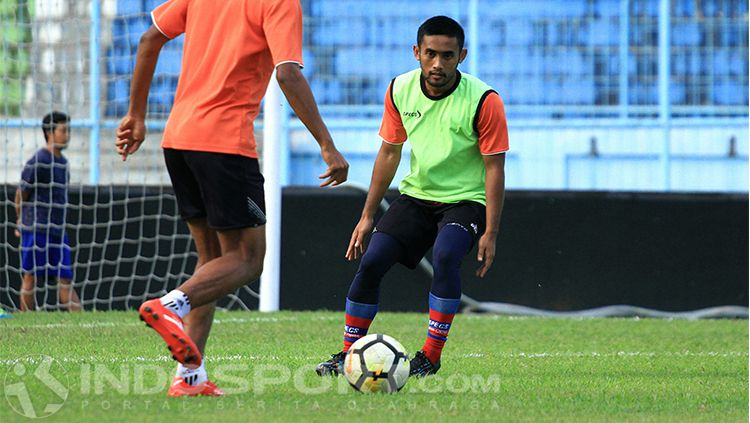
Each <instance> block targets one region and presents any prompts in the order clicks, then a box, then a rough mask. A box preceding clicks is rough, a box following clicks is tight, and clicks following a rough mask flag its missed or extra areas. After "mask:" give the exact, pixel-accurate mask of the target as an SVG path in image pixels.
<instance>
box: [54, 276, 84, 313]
mask: <svg viewBox="0 0 750 423" xmlns="http://www.w3.org/2000/svg"><path fill="white" fill-rule="evenodd" d="M57 294H58V297H59V301H60V304H61V305H62V306H63V307H65V308H66V309H67V310H68V311H81V299H80V298H78V294H77V293H76V290H75V289H73V284H72V282H71V280H70V279H64V278H58V279H57Z"/></svg>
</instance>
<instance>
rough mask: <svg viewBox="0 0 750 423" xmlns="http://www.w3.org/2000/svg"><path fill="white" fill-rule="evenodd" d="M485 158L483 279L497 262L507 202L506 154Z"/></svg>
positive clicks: (479, 255)
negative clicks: (485, 221)
mask: <svg viewBox="0 0 750 423" xmlns="http://www.w3.org/2000/svg"><path fill="white" fill-rule="evenodd" d="M483 157H484V167H485V171H486V173H487V175H486V179H485V182H484V187H485V191H486V194H487V212H486V213H487V225H486V228H485V230H484V234H482V237H481V238H479V246H478V251H477V260H478V261H479V262H480V263H481V265H480V266H479V269H477V276H479V277H480V278H483V277H484V275H486V274H487V271H488V270H489V269H490V266H492V262H493V261H494V260H495V243H496V241H497V234H498V232H499V231H500V218H501V216H502V213H503V203H504V201H505V153H501V154H495V155H491V156H483Z"/></svg>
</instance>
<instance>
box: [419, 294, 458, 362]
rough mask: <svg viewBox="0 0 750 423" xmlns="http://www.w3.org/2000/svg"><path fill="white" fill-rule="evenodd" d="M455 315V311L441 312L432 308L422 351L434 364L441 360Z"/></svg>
mask: <svg viewBox="0 0 750 423" xmlns="http://www.w3.org/2000/svg"><path fill="white" fill-rule="evenodd" d="M454 316H455V313H454V314H449V313H441V312H439V311H436V310H433V309H432V308H430V324H429V326H428V328H427V339H426V340H425V341H424V346H423V347H422V351H424V355H426V356H427V358H428V359H429V360H430V361H431V362H432V364H435V363H437V362H438V361H440V354H442V352H443V346H444V345H445V341H447V340H448V331H449V330H450V329H451V324H452V323H453V317H454Z"/></svg>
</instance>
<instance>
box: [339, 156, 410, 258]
mask: <svg viewBox="0 0 750 423" xmlns="http://www.w3.org/2000/svg"><path fill="white" fill-rule="evenodd" d="M402 147H403V144H389V143H387V142H385V141H383V143H382V145H381V146H380V151H378V156H377V157H376V158H375V166H373V169H372V179H371V181H370V190H369V191H368V192H367V200H365V206H364V207H363V208H362V216H361V217H360V219H359V223H357V226H356V227H355V228H354V231H353V232H352V237H351V239H350V240H349V247H348V248H347V249H346V258H347V260H349V261H352V260H356V259H357V258H358V257H359V256H361V255H362V254H363V253H364V251H365V243H364V241H365V237H367V235H369V234H370V232H372V228H373V224H374V219H375V213H377V211H378V206H379V205H380V202H381V201H383V197H384V196H385V192H386V190H388V187H389V186H391V182H392V181H393V177H394V176H395V175H396V170H398V164H399V162H400V161H401V148H402Z"/></svg>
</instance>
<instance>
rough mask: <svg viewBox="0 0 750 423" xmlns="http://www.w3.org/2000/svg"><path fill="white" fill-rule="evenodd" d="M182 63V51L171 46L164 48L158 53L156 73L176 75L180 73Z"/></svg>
mask: <svg viewBox="0 0 750 423" xmlns="http://www.w3.org/2000/svg"><path fill="white" fill-rule="evenodd" d="M181 65H182V51H181V50H177V49H172V48H164V49H162V51H161V53H160V54H159V61H158V62H156V74H163V75H170V76H176V75H179V73H180V67H181Z"/></svg>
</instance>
